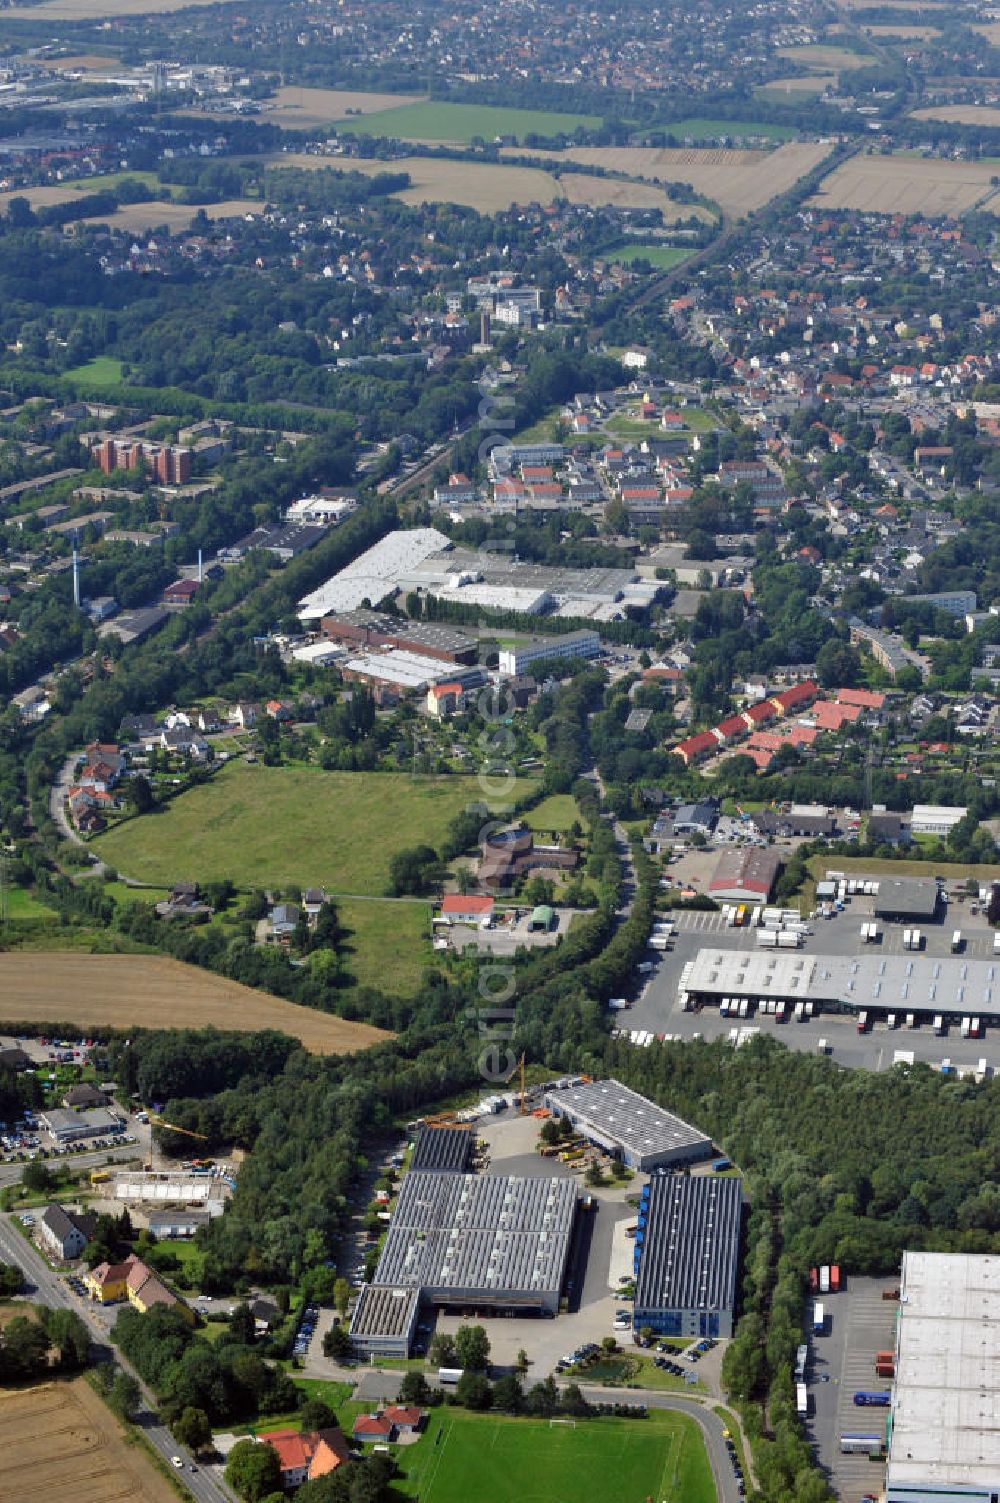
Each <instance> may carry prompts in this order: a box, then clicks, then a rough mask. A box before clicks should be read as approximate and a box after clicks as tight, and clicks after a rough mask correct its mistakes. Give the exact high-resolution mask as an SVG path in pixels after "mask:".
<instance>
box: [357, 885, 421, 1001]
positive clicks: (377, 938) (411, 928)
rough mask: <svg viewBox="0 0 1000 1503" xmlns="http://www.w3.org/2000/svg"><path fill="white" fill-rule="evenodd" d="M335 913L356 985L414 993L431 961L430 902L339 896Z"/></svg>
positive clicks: (395, 993)
mask: <svg viewBox="0 0 1000 1503" xmlns="http://www.w3.org/2000/svg"><path fill="white" fill-rule="evenodd" d="M337 916H338V918H339V920H340V924H341V927H342V928H343V929H345V930H346V931H347V938H346V940H345V943H344V949H345V951H346V957H345V958H346V965H347V970H348V972H349V973H350V975H352V976H353V977H354V978H355V980H356V981H357V983H358V985H359V986H372V987H375V988H377V990H379V991H382V992H386V993H388V994H389V995H391V996H394V997H407V996H412V994H413V993H414V992H415V991H416V990H417V987H418V985H419V983H420V975H421V972H422V971H423V968H424V966H425V965H426V964H427V963H428V962H429V960H430V959H431V947H430V929H431V905H430V904H429V903H422V902H412V903H399V902H395V901H393V900H392V899H389V898H386V899H385V900H384V901H383V902H379V901H378V900H377V899H371V900H366V899H364V898H341V899H338V901H337Z"/></svg>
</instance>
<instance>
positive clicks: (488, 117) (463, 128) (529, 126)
mask: <svg viewBox="0 0 1000 1503" xmlns="http://www.w3.org/2000/svg"><path fill="white" fill-rule="evenodd" d="M600 123H601V121H600V117H599V116H598V115H571V114H561V113H557V112H556V111H554V110H519V109H506V108H504V107H502V106H500V105H490V104H449V103H447V102H442V101H440V100H436V99H425V100H421V101H419V102H418V103H416V104H409V105H403V106H398V105H397V106H395V107H394V108H392V109H386V110H381V111H379V112H378V113H377V114H373V115H365V116H364V117H362V119H361V120H360V121H359V120H358V119H357V118H355V117H353V116H352V117H350V118H349V119H343V120H338V121H337V122H336V124H337V126H338V128H339V129H340V130H341V131H355V132H357V134H358V135H366V136H393V137H395V139H396V140H399V141H450V142H452V143H454V144H457V145H468V144H469V142H470V141H472V139H473V138H474V137H476V136H481V137H482V139H483V140H484V141H492V140H495V139H496V137H497V136H514V137H515V138H516V139H517V140H518V141H522V142H523V140H524V138H525V136H530V135H536V136H558V135H560V134H562V135H567V136H568V135H572V133H573V131H575V130H576V128H577V126H580V125H582V126H585V127H587V128H588V129H592V128H594V127H595V126H598V125H600Z"/></svg>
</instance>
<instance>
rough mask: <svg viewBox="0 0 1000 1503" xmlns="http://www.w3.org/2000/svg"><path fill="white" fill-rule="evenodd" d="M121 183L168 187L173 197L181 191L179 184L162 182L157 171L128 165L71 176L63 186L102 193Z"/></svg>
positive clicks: (148, 186)
mask: <svg viewBox="0 0 1000 1503" xmlns="http://www.w3.org/2000/svg"><path fill="white" fill-rule="evenodd" d="M121 183H143V184H144V185H145V187H147V188H153V189H154V190H155V189H158V188H163V187H168V188H169V189H170V195H171V197H172V198H176V197H177V196H178V194H179V193H180V191H181V190H180V187H179V186H175V185H173V184H171V183H166V184H164V183H161V182H160V177H159V174H158V173H156V172H144V171H142V170H141V169H140V170H138V171H135V172H133V171H130V170H129V168H127V167H126V168H123V170H122V171H121V172H102V173H99V174H98V176H97V177H75V178H71V179H69V180H68V181H66V182H65V183H64V184H63V186H64V187H65V188H82V189H83V190H84V191H85V192H86V193H101V192H103V191H104V190H105V189H107V188H117V187H118V186H119V185H120V184H121Z"/></svg>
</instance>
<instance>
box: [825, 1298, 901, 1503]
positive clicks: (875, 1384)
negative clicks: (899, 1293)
mask: <svg viewBox="0 0 1000 1503" xmlns="http://www.w3.org/2000/svg"><path fill="white" fill-rule="evenodd" d="M892 1282H893V1280H891V1279H867V1278H852V1279H848V1280H847V1284H846V1287H845V1288H843V1289H842V1290H841V1291H840V1292H839V1293H838V1294H829V1295H824V1296H823V1298H822V1303H823V1307H824V1310H825V1312H826V1332H825V1334H824V1335H822V1336H815V1337H814V1336H813V1335H812V1334H811V1333H810V1335H809V1338H808V1340H809V1358H810V1360H809V1366H808V1367H807V1369H806V1372H807V1376H808V1387H809V1411H810V1413H809V1420H808V1422H807V1425H806V1432H807V1434H808V1435H809V1437H810V1439H811V1440H812V1442H813V1444H814V1445H815V1448H816V1454H817V1459H818V1460H819V1463H820V1466H821V1467H822V1469H823V1471H824V1472H825V1473H826V1475H827V1477H828V1478H829V1480H830V1484H831V1486H832V1487H833V1489H834V1491H835V1492H836V1494H837V1497H838V1498H839V1499H840V1500H841V1503H859V1500H860V1499H861V1498H863V1497H864V1496H865V1494H866V1493H875V1494H876V1495H877V1494H878V1493H879V1492H880V1491H881V1489H882V1485H883V1483H884V1481H885V1467H884V1465H883V1464H882V1463H880V1462H873V1461H870V1460H869V1458H868V1457H867V1456H864V1455H861V1456H845V1455H843V1454H842V1453H841V1450H840V1437H841V1435H846V1434H848V1433H851V1432H853V1433H861V1434H864V1435H868V1434H872V1435H876V1434H879V1433H884V1431H885V1421H886V1415H887V1413H888V1411H887V1410H885V1409H878V1408H868V1407H860V1406H858V1405H856V1404H855V1403H854V1394H855V1393H856V1392H857V1390H858V1389H873V1390H876V1391H878V1390H881V1389H888V1388H890V1387H891V1380H889V1379H885V1378H876V1376H875V1365H874V1355H875V1353H876V1352H877V1351H880V1350H882V1349H883V1348H885V1349H888V1348H891V1347H892V1346H893V1345H894V1339H895V1320H896V1315H897V1314H898V1311H899V1305H898V1304H897V1303H896V1302H895V1301H891V1300H883V1298H882V1290H883V1289H885V1288H888V1287H890V1286H891V1284H892ZM811 1315H812V1305H811V1304H810V1305H808V1306H807V1316H808V1317H810V1318H811Z"/></svg>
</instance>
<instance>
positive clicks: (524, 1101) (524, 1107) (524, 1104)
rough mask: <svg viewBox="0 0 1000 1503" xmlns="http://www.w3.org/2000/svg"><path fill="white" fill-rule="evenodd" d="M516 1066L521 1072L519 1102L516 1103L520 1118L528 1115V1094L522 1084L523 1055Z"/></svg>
mask: <svg viewBox="0 0 1000 1503" xmlns="http://www.w3.org/2000/svg"><path fill="white" fill-rule="evenodd" d="M518 1066H519V1068H520V1071H521V1099H520V1102H519V1103H518V1108H517V1109H518V1111H519V1112H520V1114H521V1116H522V1117H526V1116H527V1115H528V1092H527V1089H526V1087H525V1084H524V1055H523V1054H522V1055H521V1058H520V1059H519V1060H518Z"/></svg>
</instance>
